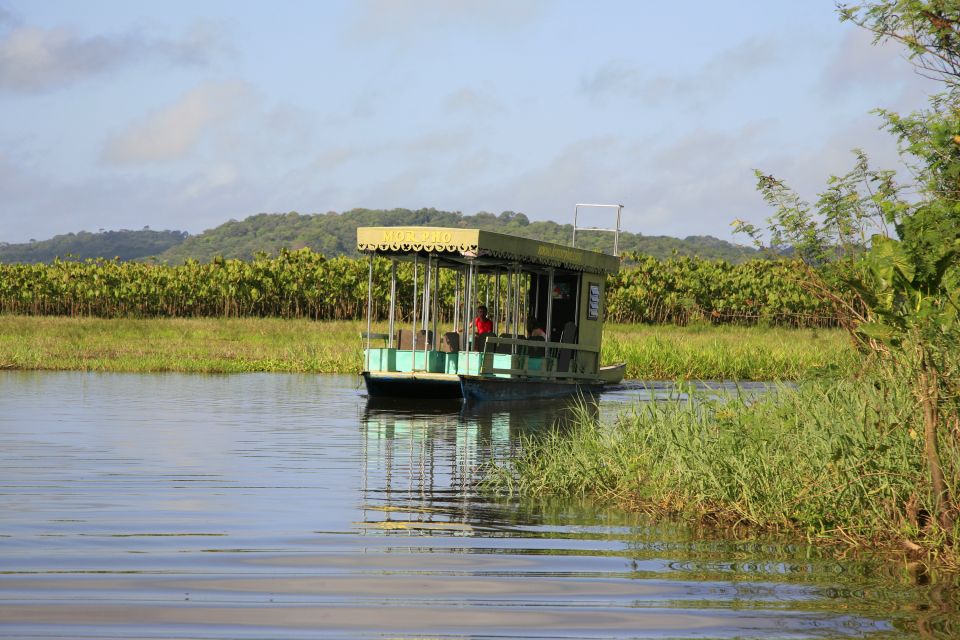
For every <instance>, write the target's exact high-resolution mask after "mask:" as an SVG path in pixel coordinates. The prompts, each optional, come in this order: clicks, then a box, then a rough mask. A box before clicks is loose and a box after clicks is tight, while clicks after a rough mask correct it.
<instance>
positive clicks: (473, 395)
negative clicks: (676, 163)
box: [357, 205, 625, 401]
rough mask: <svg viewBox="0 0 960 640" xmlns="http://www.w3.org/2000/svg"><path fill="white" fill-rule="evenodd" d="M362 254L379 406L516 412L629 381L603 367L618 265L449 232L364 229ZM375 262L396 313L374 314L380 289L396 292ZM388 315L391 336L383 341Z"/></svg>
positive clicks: (370, 373)
mask: <svg viewBox="0 0 960 640" xmlns="http://www.w3.org/2000/svg"><path fill="white" fill-rule="evenodd" d="M580 206H584V205H578V207H580ZM590 206H599V205H590ZM603 206H607V205H603ZM612 206H617V207H619V206H620V205H612ZM617 213H618V216H617V217H618V224H617V231H619V208H618V210H617ZM576 229H577V227H576V226H574V234H576ZM597 230H600V229H597ZM602 230H604V231H612V229H602ZM574 242H575V235H574ZM614 246H615V250H616V243H615V245H614ZM357 249H358V250H359V251H360V252H361V253H363V254H366V255H368V256H369V264H370V266H369V277H368V282H367V312H366V325H367V326H366V329H367V330H366V332H361V338H362V340H363V341H364V348H363V358H364V359H363V364H364V369H363V372H362V376H363V380H364V383H365V385H366V389H367V394H368V396H369V397H371V398H377V397H395V398H407V399H443V398H451V399H455V398H463V399H465V400H468V401H478V400H493V401H500V400H505V401H515V400H523V399H529V398H552V397H559V396H567V395H571V394H589V393H595V392H597V391H600V390H602V389H603V388H604V387H609V386H610V385H615V384H618V383H619V382H620V381H621V380H622V379H623V376H624V369H625V365H624V364H623V363H618V364H614V365H609V366H601V363H600V347H601V343H602V337H603V320H604V296H605V287H606V277H607V275H609V274H614V273H617V271H618V270H619V268H620V259H619V258H618V257H617V256H616V255H612V254H608V253H602V252H597V251H588V250H585V249H581V248H577V247H576V246H564V245H560V244H555V243H549V242H542V241H539V240H534V239H529V238H520V237H516V236H511V235H507V234H501V233H495V232H492V231H486V230H482V229H465V228H446V227H360V228H358V229H357ZM378 259H380V260H383V259H386V260H389V291H390V293H389V310H378V309H374V302H373V301H374V295H373V292H374V290H375V289H376V288H377V287H380V288H381V290H383V289H382V288H383V287H386V286H387V282H385V281H378V280H386V269H385V268H384V267H385V265H384V263H383V262H381V263H379V264H377V263H376V261H377V260H378ZM399 271H405V272H406V273H404V274H403V275H404V278H403V279H402V280H403V283H402V286H401V278H400V277H399V276H398V272H399ZM375 273H377V274H379V276H378V277H377V278H375ZM401 288H402V289H403V291H401ZM451 293H452V296H451V295H450V294H451ZM451 297H452V299H453V304H452V305H451V304H450V302H449V300H450V298H451ZM444 301H446V303H444ZM480 305H483V306H484V307H485V308H486V310H487V313H488V314H489V324H487V325H485V326H486V327H488V328H491V329H492V331H490V332H487V333H482V334H478V333H477V326H478V325H477V323H476V322H474V320H473V318H474V314H473V311H474V310H475V309H477V308H478V306H480ZM383 311H387V313H386V314H385V315H386V317H387V332H386V333H374V332H373V331H372V328H373V321H374V316H375V315H376V316H379V317H383V315H384V313H383ZM401 316H402V317H403V318H404V320H403V321H402V322H401ZM481 326H483V325H481ZM528 334H529V335H528Z"/></svg>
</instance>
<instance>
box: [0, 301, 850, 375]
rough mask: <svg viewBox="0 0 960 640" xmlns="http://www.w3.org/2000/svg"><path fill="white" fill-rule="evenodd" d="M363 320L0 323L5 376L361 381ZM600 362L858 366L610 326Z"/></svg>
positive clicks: (842, 347)
mask: <svg viewBox="0 0 960 640" xmlns="http://www.w3.org/2000/svg"><path fill="white" fill-rule="evenodd" d="M384 329H385V326H375V327H374V330H384ZM364 330H366V325H365V324H364V323H362V322H359V321H339V322H338V321H330V322H313V321H310V320H303V319H300V320H283V319H278V318H217V319H211V318H159V319H157V318H155V319H102V318H64V317H35V316H10V315H0V369H48V370H71V369H72V370H91V371H139V372H144V371H182V372H207V373H231V372H248V371H288V372H310V373H352V374H355V373H358V372H359V371H360V369H361V368H362V364H363V363H362V351H361V348H362V345H361V343H360V338H359V335H360V332H361V331H364ZM602 358H603V360H604V361H605V362H626V363H627V375H628V377H632V378H643V379H669V380H674V379H679V378H683V379H696V380H716V379H734V378H735V379H744V380H794V379H798V378H802V377H804V376H807V375H810V374H813V373H816V372H819V371H837V370H841V371H849V370H851V369H852V368H855V367H857V366H858V364H857V363H858V359H857V354H856V352H855V350H854V349H853V348H852V346H851V344H850V341H849V339H847V337H846V336H845V335H844V334H843V332H841V331H838V330H835V329H834V330H831V329H803V330H797V329H786V328H760V327H713V326H710V325H695V326H689V327H675V326H663V327H652V326H645V325H616V324H612V325H608V327H607V331H606V332H605V343H604V351H603V354H602Z"/></svg>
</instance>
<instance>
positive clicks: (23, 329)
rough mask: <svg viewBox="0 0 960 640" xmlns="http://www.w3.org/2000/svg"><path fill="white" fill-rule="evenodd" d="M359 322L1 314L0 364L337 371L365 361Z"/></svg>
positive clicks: (97, 368)
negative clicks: (133, 318) (132, 318)
mask: <svg viewBox="0 0 960 640" xmlns="http://www.w3.org/2000/svg"><path fill="white" fill-rule="evenodd" d="M361 328H363V329H365V328H366V327H365V325H363V323H360V322H353V321H345V322H313V321H310V320H281V319H272V318H242V319H236V318H232V319H206V318H183V319H143V320H140V319H138V320H130V319H119V320H109V319H99V318H62V317H28V316H0V368H6V369H56V370H90V371H131V372H145V371H179V372H206V373H239V372H250V371H277V372H313V373H340V372H354V371H359V370H360V368H361V355H360V354H361V345H360V338H359V335H360V330H361Z"/></svg>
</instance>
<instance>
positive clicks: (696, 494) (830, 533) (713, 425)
mask: <svg viewBox="0 0 960 640" xmlns="http://www.w3.org/2000/svg"><path fill="white" fill-rule="evenodd" d="M915 405H916V401H915V399H914V396H913V395H912V394H911V392H910V390H909V389H908V388H907V387H906V385H903V384H886V385H874V384H873V383H872V381H870V380H861V381H841V382H833V383H829V384H828V383H824V382H807V383H805V384H802V385H800V386H799V387H798V388H787V387H781V388H778V389H776V390H775V391H774V392H771V393H768V394H766V395H764V396H762V397H752V398H751V397H747V396H742V395H736V396H731V397H728V398H720V399H694V400H672V401H665V402H647V403H640V404H638V405H635V406H634V407H633V409H632V410H631V411H629V412H627V413H623V414H621V415H620V417H619V418H618V419H617V420H615V421H614V422H613V423H610V424H605V423H603V422H599V421H598V420H597V419H596V418H595V417H594V416H595V413H594V412H591V411H589V410H587V409H586V408H584V409H583V410H581V411H580V414H579V415H578V417H577V418H576V419H575V420H573V421H572V422H571V423H570V424H569V425H568V426H565V427H558V428H555V429H553V430H551V431H548V432H546V433H541V434H540V435H538V436H531V437H528V438H526V440H525V441H524V442H523V443H522V446H521V447H520V452H519V453H518V454H517V455H516V456H515V457H514V458H513V459H512V460H509V461H503V462H501V463H498V464H496V465H494V466H493V467H492V468H491V469H490V470H489V473H488V475H487V476H486V479H485V480H484V482H483V485H484V486H485V487H486V488H487V489H493V490H496V491H498V492H507V493H512V494H519V495H523V496H527V497H544V496H550V495H554V496H578V497H590V498H592V499H596V500H601V501H604V502H609V503H613V504H616V505H619V506H626V507H630V508H633V509H637V510H641V511H647V512H651V513H654V514H657V515H662V516H665V515H670V516H679V517H683V518H691V519H693V520H695V521H700V522H705V523H709V524H721V525H723V526H730V527H734V528H746V529H747V530H749V531H790V532H799V533H802V534H803V535H805V536H807V537H808V538H809V539H811V540H818V541H824V542H830V543H843V544H847V545H852V546H864V545H870V546H875V545H889V546H899V545H904V547H905V548H909V549H911V550H912V551H913V552H919V550H921V549H922V550H924V551H925V552H927V553H931V554H937V553H940V554H944V557H947V558H948V559H950V561H951V562H953V561H954V560H955V559H956V554H955V552H954V551H953V549H954V548H955V543H956V542H958V541H960V534H958V531H956V530H952V531H943V530H941V529H938V528H937V525H936V523H933V522H930V521H929V518H927V517H926V516H925V514H926V513H929V512H930V508H931V505H932V499H933V498H932V492H931V491H930V487H929V483H928V481H927V473H926V470H925V469H924V467H923V462H922V461H923V455H922V454H923V438H922V435H918V434H922V424H921V422H920V419H921V417H920V415H919V412H918V411H917V410H916V406H915ZM943 447H944V451H946V452H948V455H945V456H944V457H945V459H949V460H950V461H951V462H950V469H949V473H948V476H949V478H950V479H951V482H952V483H954V485H955V483H956V481H957V480H958V476H960V471H958V461H960V451H958V448H957V443H956V441H954V440H953V439H952V438H950V439H946V440H945V441H944V442H943Z"/></svg>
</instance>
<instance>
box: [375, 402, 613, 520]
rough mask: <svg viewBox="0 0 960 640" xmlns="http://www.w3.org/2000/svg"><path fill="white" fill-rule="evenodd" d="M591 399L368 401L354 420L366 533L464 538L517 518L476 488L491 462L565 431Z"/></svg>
mask: <svg viewBox="0 0 960 640" xmlns="http://www.w3.org/2000/svg"><path fill="white" fill-rule="evenodd" d="M584 411H586V413H587V415H590V416H593V417H594V418H596V417H597V416H598V415H599V411H598V409H597V407H596V405H595V404H588V403H586V402H584V401H582V400H576V399H564V400H542V401H535V402H534V401H531V402H525V403H523V404H522V406H521V405H518V403H516V402H504V403H495V402H485V403H480V404H473V405H471V404H467V403H462V402H460V401H455V402H452V403H451V402H429V403H427V402H424V401H422V400H418V401H413V400H410V401H402V400H397V399H385V398H379V399H378V398H371V399H368V401H367V403H366V405H365V406H364V407H363V411H362V415H361V417H360V430H361V436H362V447H361V450H362V452H361V455H362V458H363V495H364V505H363V512H364V519H363V522H361V523H356V524H357V526H358V527H359V528H362V529H367V530H381V531H393V530H403V531H405V532H407V533H409V532H410V531H419V532H423V533H435V532H443V533H447V534H449V533H453V534H458V535H470V534H472V533H474V532H476V531H477V530H478V529H486V530H491V529H499V528H500V527H502V526H504V525H506V524H508V521H513V520H515V516H516V514H515V511H516V509H515V508H509V502H510V501H509V500H500V499H497V500H495V499H494V498H493V497H491V496H487V495H484V494H482V492H478V491H477V490H476V487H477V484H478V483H479V482H480V480H482V478H483V477H484V474H485V472H486V471H487V470H488V468H489V465H490V464H492V463H496V462H499V461H504V460H507V459H509V458H510V457H511V456H512V455H514V454H515V452H516V449H517V447H520V446H522V443H523V439H522V436H524V435H532V434H536V433H537V432H538V431H545V430H548V429H552V428H563V426H564V425H565V424H568V423H569V421H570V420H571V419H572V418H573V417H574V415H575V414H581V413H582V412H584Z"/></svg>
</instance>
